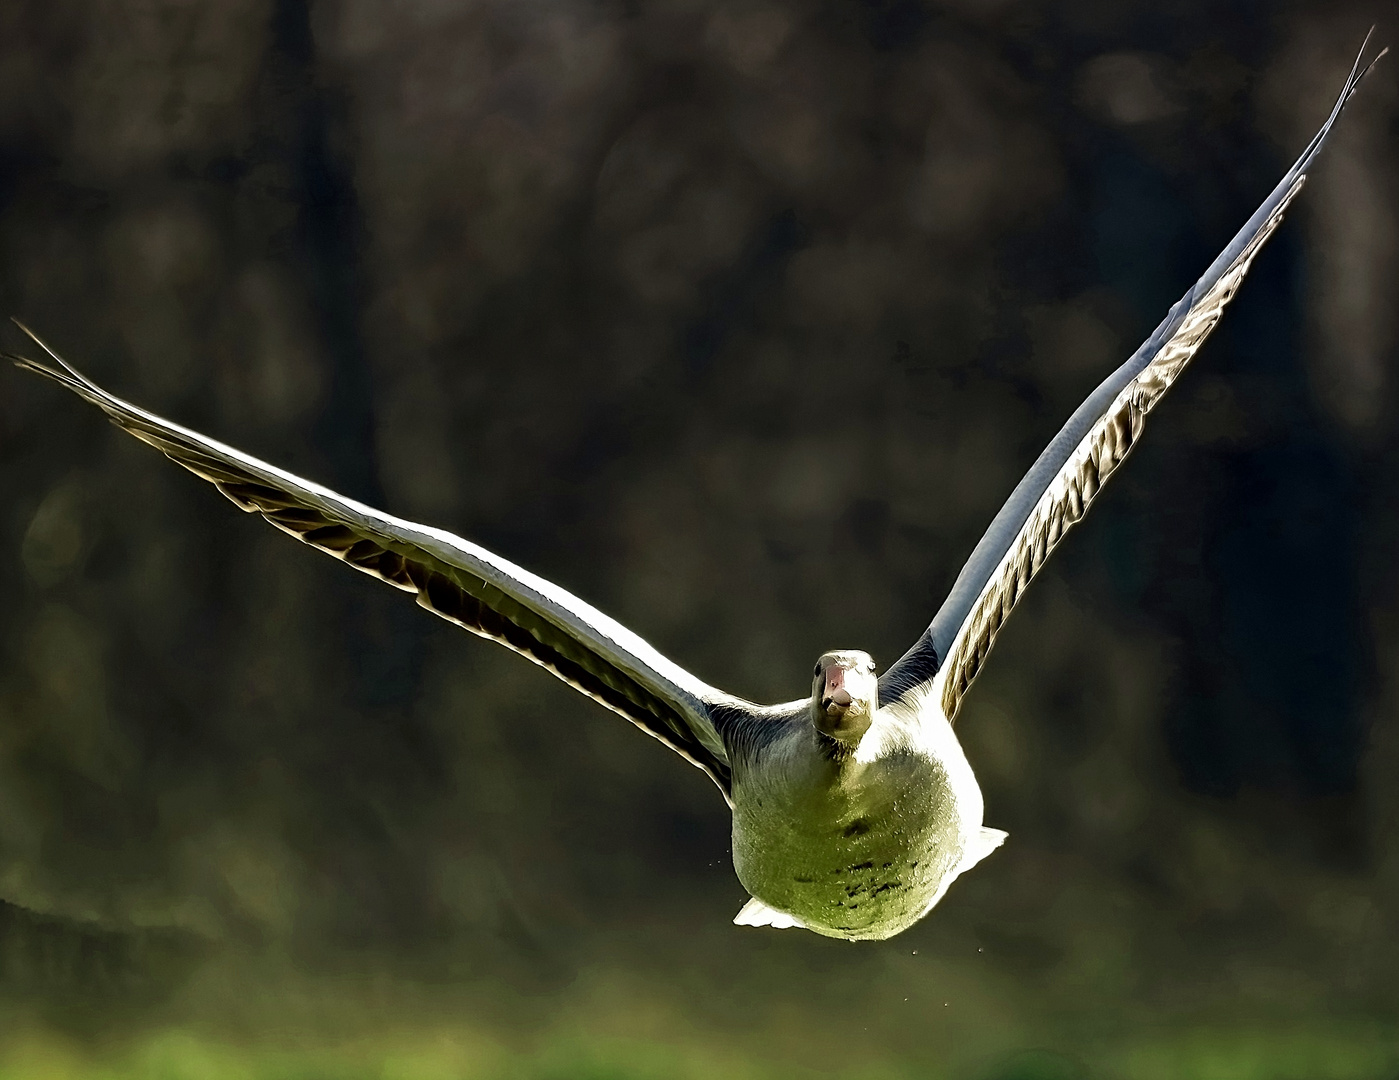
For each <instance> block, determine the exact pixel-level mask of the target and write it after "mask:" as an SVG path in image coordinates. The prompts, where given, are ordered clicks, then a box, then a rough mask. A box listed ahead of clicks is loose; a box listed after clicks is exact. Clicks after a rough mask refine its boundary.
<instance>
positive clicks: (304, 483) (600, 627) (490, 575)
mask: <svg viewBox="0 0 1399 1080" xmlns="http://www.w3.org/2000/svg"><path fill="white" fill-rule="evenodd" d="M13 321H14V322H15V324H16V325H17V326H18V327H19V328H20V329H21V330H23V331H24V333H25V334H27V335H28V336H29V337H30V338H31V339H32V340H33V341H34V342H35V344H37V345H38V346H39V347H40V348H41V349H43V350H44V352H46V353H47V354H48V355H49V356H50V357H51V358H52V359H53V360H54V361H55V362H57V363H58V364H59V365H61V367H62V369H63V371H64V372H66V373H67V374H68V376H69V377H70V378H71V379H72V380H75V382H76V383H77V385H71V384H70V389H74V390H76V391H78V392H79V393H81V394H82V396H84V397H87V398H89V399H90V400H92V401H93V402H94V404H97V405H98V406H99V407H100V408H103V409H104V411H105V410H107V408H108V407H109V406H110V407H112V408H115V409H117V410H119V411H122V412H126V413H130V414H132V415H134V416H136V417H139V418H140V419H141V420H143V421H144V422H146V423H148V424H151V425H152V426H153V427H156V428H157V429H159V428H165V429H167V430H170V431H173V432H175V433H177V434H179V435H180V436H182V437H184V438H186V439H189V440H190V441H192V442H194V443H195V444H197V445H203V446H205V447H207V448H209V449H210V450H212V451H213V452H215V453H216V454H221V455H225V456H227V457H228V458H230V459H231V460H233V461H235V462H237V463H238V464H239V465H241V466H242V467H243V468H244V469H246V470H248V471H249V472H250V473H252V474H254V475H258V474H262V475H264V476H267V477H269V478H270V479H271V480H273V481H274V482H275V483H277V484H281V485H284V486H285V487H287V488H288V489H289V490H291V491H293V492H298V493H305V494H307V495H310V496H313V497H314V498H315V499H318V500H321V501H323V502H324V503H326V504H327V505H329V506H331V507H334V508H336V509H339V510H342V511H345V512H347V513H348V515H350V516H356V517H359V518H361V519H363V520H364V521H365V522H366V523H369V524H372V525H373V526H374V527H375V528H378V529H380V530H382V531H383V532H385V533H387V534H388V535H390V536H392V537H394V538H395V539H401V540H402V541H403V542H405V543H408V544H412V545H414V546H416V547H419V548H421V549H423V550H424V551H425V552H427V553H428V554H430V555H434V556H436V557H437V558H439V559H441V560H442V561H443V562H445V563H448V564H449V565H456V566H459V567H461V568H462V569H464V570H467V571H469V572H471V573H474V574H477V575H478V576H480V577H481V578H482V580H484V581H486V582H488V583H489V584H491V585H493V586H495V587H496V588H498V589H499V590H500V591H501V592H502V593H504V594H506V595H507V596H510V597H512V598H514V599H515V600H517V601H518V602H520V603H521V604H523V605H525V606H526V607H529V608H532V609H533V610H535V611H536V612H538V613H539V614H540V615H542V616H543V617H544V618H546V619H548V621H550V622H552V623H554V625H555V626H557V627H558V628H559V629H561V630H563V631H564V632H565V633H567V634H568V635H569V636H571V637H572V638H574V640H576V641H578V642H580V643H582V644H583V645H584V646H586V647H587V648H589V649H592V650H594V651H595V652H597V653H598V654H599V655H601V656H602V657H603V658H604V659H606V660H607V661H608V662H609V663H612V664H615V665H617V667H619V668H621V669H622V670H623V671H624V672H626V673H627V674H628V675H630V676H631V677H632V678H634V679H636V680H637V681H638V682H640V683H641V684H642V685H644V686H647V687H649V688H651V689H653V690H654V691H655V692H657V693H659V694H661V695H663V696H664V697H666V698H668V699H669V700H671V702H672V703H673V704H674V705H676V707H677V708H679V709H680V710H681V711H682V712H683V713H684V715H685V716H686V717H687V718H688V719H689V720H690V723H691V727H692V730H693V731H694V733H695V736H696V737H697V738H698V739H699V740H700V742H701V743H702V744H703V745H704V746H705V748H706V749H707V750H709V752H710V753H712V754H714V755H715V757H717V758H718V759H719V760H720V761H723V762H728V760H729V756H728V752H727V750H726V748H725V747H724V744H723V740H722V739H721V738H720V737H719V734H718V732H717V731H716V730H715V728H714V724H713V722H712V721H711V719H710V717H709V713H708V710H707V709H706V708H705V706H704V703H705V702H706V701H719V700H722V701H730V700H735V699H732V698H731V696H730V695H728V694H725V693H723V692H722V691H719V690H717V689H715V688H714V687H712V686H709V685H708V684H707V683H705V682H703V681H702V680H700V679H699V678H697V677H696V676H694V675H692V674H691V673H690V672H688V671H686V670H685V669H684V668H682V667H680V665H678V664H676V663H675V662H674V661H672V660H670V659H668V658H667V657H665V656H663V655H662V654H661V653H660V652H658V651H657V650H656V649H655V647H654V646H652V645H651V644H650V643H649V642H647V641H646V640H644V639H643V638H641V637H640V636H639V635H637V634H636V633H634V632H633V631H631V630H628V629H627V628H626V627H625V626H623V625H622V624H621V623H619V622H617V621H616V620H615V619H613V618H612V617H611V616H609V615H606V614H604V613H603V612H601V611H599V610H598V609H597V608H595V607H593V606H592V605H591V604H589V603H587V602H586V601H584V600H581V599H579V598H578V597H577V596H574V595H573V594H572V593H570V592H569V591H568V590H566V589H563V588H561V587H560V586H558V585H555V584H554V583H553V582H550V581H547V580H545V579H544V578H541V577H539V576H538V575H537V574H533V573H531V572H530V571H528V570H526V569H524V568H523V567H520V566H516V565H515V564H514V563H512V562H510V561H509V560H508V559H505V558H502V557H501V556H499V555H496V554H494V553H493V552H490V551H487V550H486V549H485V548H482V547H479V546H478V545H476V544H473V543H471V542H470V541H469V540H465V539H463V538H462V537H460V536H457V535H455V534H454V533H450V532H447V531H446V530H444V529H437V528H433V527H432V526H428V525H421V524H418V523H416V522H412V521H407V520H405V519H403V518H398V517H394V516H393V515H391V514H386V513H384V512H383V511H380V510H376V509H374V508H373V507H372V506H367V505H365V504H364V503H361V502H358V501H357V500H355V499H351V498H348V497H346V496H344V495H340V494H338V493H337V492H334V491H332V490H330V489H329V488H327V487H324V486H322V485H320V484H317V483H315V482H314V481H311V480H307V479H304V478H303V477H300V476H297V475H296V474H295V473H291V472H288V471H287V470H285V469H281V468H278V467H277V466H275V465H272V464H269V463H268V462H265V461H262V460H260V459H259V458H255V457H253V456H252V455H250V454H246V453H244V452H243V451H241V450H238V449H236V448H235V447H232V446H229V445H228V444H226V443H223V442H220V441H219V440H217V439H214V438H211V437H209V436H207V435H204V434H202V433H200V432H197V431H194V430H193V429H191V428H187V427H185V426H183V425H181V424H177V423H175V422H173V421H171V420H167V419H165V418H164V417H161V416H158V415H156V414H155V413H152V412H150V411H149V410H146V409H143V408H141V407H140V406H138V405H134V404H132V403H131V402H129V401H126V400H125V399H123V398H119V397H117V396H116V395H115V394H112V393H110V392H108V391H106V390H104V389H103V388H102V387H100V386H98V385H97V384H96V383H94V382H92V381H91V380H90V379H88V378H87V377H86V376H85V375H83V374H82V373H81V372H79V371H77V370H76V369H75V368H73V367H72V365H70V364H69V363H68V362H67V361H66V360H64V359H63V357H61V356H59V355H58V353H56V352H55V351H54V350H53V349H51V348H50V347H49V346H48V345H47V344H46V343H45V342H44V341H43V339H41V338H40V337H39V336H38V335H37V334H35V333H34V331H32V330H31V329H29V327H27V326H25V325H24V324H23V323H22V322H20V321H19V320H18V319H15V320H13ZM15 359H16V360H17V361H20V362H24V361H23V358H21V357H16V358H15ZM128 430H130V429H128ZM130 433H131V434H132V435H134V436H136V437H137V438H142V433H141V432H139V431H136V430H130ZM143 441H146V442H151V445H153V446H155V447H156V449H161V447H160V446H159V444H158V443H155V442H152V441H151V440H149V439H143ZM530 659H533V657H530ZM536 662H538V661H536ZM648 733H649V734H653V735H654V737H656V738H658V739H661V736H659V735H655V734H654V733H653V732H648ZM661 741H665V740H664V739H661Z"/></svg>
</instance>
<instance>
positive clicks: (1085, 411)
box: [882, 28, 1389, 721]
mask: <svg viewBox="0 0 1399 1080" xmlns="http://www.w3.org/2000/svg"><path fill="white" fill-rule="evenodd" d="M1371 33H1373V28H1372V29H1371ZM1369 41H1370V34H1367V35H1366V37H1365V42H1364V43H1363V44H1362V45H1361V48H1360V52H1359V53H1358V54H1357V56H1356V59H1355V63H1354V64H1353V65H1352V67H1351V71H1350V74H1349V76H1348V77H1347V79H1346V82H1345V85H1344V87H1343V88H1342V90H1341V93H1340V95H1339V96H1338V97H1337V99H1336V102H1335V104H1334V105H1333V106H1332V109H1331V112H1330V114H1329V115H1328V116H1327V118H1326V121H1325V122H1324V123H1323V124H1322V126H1321V128H1320V129H1319V130H1318V132H1317V134H1316V135H1315V136H1314V137H1313V138H1312V140H1311V142H1310V143H1309V144H1308V145H1307V148H1306V149H1305V150H1304V151H1303V152H1302V154H1301V155H1300V156H1299V157H1298V159H1297V160H1296V162H1295V163H1294V164H1293V166H1292V168H1290V169H1289V170H1288V171H1287V173H1286V174H1285V175H1284V176H1283V178H1282V180H1281V181H1279V183H1278V184H1277V186H1276V187H1275V188H1274V189H1273V191H1272V192H1271V193H1270V195H1269V197H1268V198H1267V199H1265V200H1264V202H1263V204H1262V205H1261V206H1259V208H1258V209H1257V210H1256V211H1255V212H1254V214H1253V216H1252V217H1250V218H1249V220H1248V222H1247V223H1246V224H1245V225H1244V227H1243V228H1242V229H1240V230H1239V232H1238V233H1237V234H1236V235H1235V237H1234V239H1233V240H1232V241H1231V242H1230V244H1229V245H1228V246H1226V247H1225V249H1224V250H1223V251H1222V252H1220V254H1219V256H1218V257H1216V259H1215V260H1214V262H1213V263H1211V265H1210V267H1209V269H1207V270H1206V271H1205V273H1204V274H1203V275H1202V276H1201V278H1200V280H1199V281H1197V282H1196V284H1195V285H1194V286H1193V287H1192V288H1191V289H1190V291H1189V292H1187V293H1186V295H1185V296H1184V297H1182V298H1181V300H1180V301H1178V302H1177V303H1176V304H1175V305H1174V306H1173V307H1172V308H1171V310H1170V312H1169V313H1168V314H1167V315H1166V318H1165V319H1164V320H1162V322H1161V325H1160V326H1158V327H1157V328H1156V330H1155V332H1153V333H1152V335H1151V336H1150V337H1149V338H1148V339H1147V340H1146V341H1145V342H1143V343H1142V345H1141V347H1140V348H1139V349H1138V350H1137V351H1136V352H1135V353H1134V354H1133V355H1132V356H1131V357H1130V358H1129V359H1128V360H1127V361H1126V362H1125V363H1124V364H1122V365H1121V366H1120V367H1119V368H1118V369H1117V370H1116V371H1115V372H1113V373H1112V374H1111V375H1110V376H1108V378H1106V379H1105V380H1104V381H1103V382H1102V383H1101V384H1100V385H1099V386H1098V388H1097V389H1096V390H1094V392H1093V393H1092V394H1090V395H1089V397H1088V398H1087V399H1086V400H1085V401H1084V402H1083V404H1082V405H1080V406H1079V407H1078V409H1076V410H1075V411H1074V414H1073V416H1071V417H1070V418H1069V420H1068V422H1067V423H1066V424H1065V425H1064V427H1063V428H1062V429H1061V430H1060V431H1059V433H1058V434H1057V435H1056V436H1055V437H1054V438H1053V439H1052V440H1051V441H1050V443H1049V445H1048V446H1047V447H1045V449H1044V452H1043V453H1041V454H1040V456H1039V458H1038V459H1036V461H1035V464H1034V465H1033V466H1031V468H1030V470H1029V472H1027V473H1026V475H1025V476H1024V478H1023V479H1022V480H1021V481H1020V483H1019V484H1017V485H1016V488H1015V490H1014V491H1013V492H1012V493H1011V496H1010V498H1009V499H1007V500H1006V503H1005V505H1003V506H1002V507H1001V510H1000V511H999V512H998V513H997V515H996V517H995V519H994V520H993V521H992V522H991V525H990V526H989V527H988V528H987V530H986V533H985V534H984V535H983V536H982V538H981V540H980V541H979V542H978V543H977V546H976V548H975V549H974V550H973V552H972V554H971V556H970V558H968V560H967V562H966V563H965V564H964V565H963V567H962V570H961V572H960V573H959V574H958V576H957V580H956V582H955V583H954V584H953V586H952V590H951V591H950V592H949V594H948V596H947V599H946V600H945V601H944V602H943V604H942V607H941V608H939V610H938V613H937V615H936V616H935V617H934V619H933V621H932V624H931V625H930V626H929V627H928V630H927V632H926V633H925V634H924V635H923V637H922V638H920V639H919V641H918V642H917V643H915V645H914V646H913V647H912V648H911V649H910V650H909V651H908V653H906V654H905V655H904V657H903V658H902V659H900V660H899V661H898V662H897V663H896V664H895V665H893V666H891V668H890V669H889V671H888V672H887V673H886V675H888V676H890V679H889V681H890V684H891V685H892V686H894V687H896V688H897V689H896V692H897V693H898V694H899V695H900V696H902V695H903V694H907V693H909V692H912V691H915V690H918V689H920V688H922V687H927V686H928V684H927V683H926V682H924V681H922V679H921V678H920V676H919V672H920V671H925V670H927V669H928V668H929V667H930V666H931V665H929V664H928V662H927V657H926V655H925V654H926V653H927V652H928V651H929V650H930V649H931V650H932V652H933V659H934V661H935V662H936V664H937V670H936V675H935V676H934V679H933V686H932V690H933V693H934V698H935V700H937V701H939V702H940V704H941V706H942V708H943V712H944V714H945V715H946V717H947V719H948V720H949V721H950V720H953V719H954V718H955V716H956V712H957V709H958V707H959V705H960V701H961V696H962V694H963V693H964V692H965V691H966V689H967V687H968V686H969V685H970V682H971V680H972V679H973V678H974V677H975V675H976V673H977V672H978V671H979V669H980V666H981V663H982V662H983V661H984V660H985V657H986V654H987V652H988V651H989V649H990V645H991V642H992V640H993V639H994V636H995V632H996V630H997V629H998V628H999V626H1000V625H1001V623H1002V622H1004V619H1005V617H1006V616H1007V615H1008V614H1009V611H1010V608H1011V607H1012V606H1013V605H1014V603H1015V601H1016V600H1017V599H1018V597H1019V595H1020V593H1021V592H1023V589H1024V587H1025V586H1026V585H1028V583H1029V581H1030V579H1031V578H1032V577H1033V575H1034V573H1035V572H1037V571H1038V569H1039V568H1040V566H1041V565H1043V562H1044V560H1045V559H1046V558H1047V557H1048V555H1049V552H1050V551H1051V550H1052V549H1053V547H1054V545H1055V544H1057V542H1058V540H1059V539H1060V538H1061V536H1062V534H1063V532H1064V531H1065V530H1067V529H1068V528H1069V527H1070V526H1072V525H1073V524H1074V523H1075V522H1076V521H1078V520H1079V519H1080V518H1081V517H1082V515H1083V513H1084V512H1085V511H1086V509H1087V506H1088V504H1089V502H1091V500H1092V498H1093V496H1094V495H1096V493H1097V491H1098V490H1099V488H1100V487H1101V485H1102V483H1103V482H1104V481H1106V479H1107V476H1108V475H1109V474H1110V473H1111V472H1112V471H1113V470H1114V469H1115V468H1116V466H1117V465H1118V464H1120V462H1121V461H1122V460H1123V458H1124V457H1125V456H1126V454H1127V452H1128V451H1129V450H1130V449H1131V447H1132V445H1134V444H1135V442H1136V439H1137V437H1138V436H1139V435H1140V432H1141V427H1142V422H1143V419H1144V417H1145V414H1146V412H1147V411H1148V410H1149V409H1150V408H1151V407H1152V405H1154V404H1155V403H1156V402H1157V401H1158V400H1159V399H1160V397H1161V395H1162V394H1164V393H1165V391H1166V390H1167V389H1169V387H1170V385H1171V383H1172V382H1173V381H1174V379H1175V378H1176V376H1178V375H1179V374H1180V372H1181V370H1183V368H1184V367H1185V364H1186V363H1187V362H1188V361H1189V359H1190V357H1191V356H1193V355H1194V353H1195V351H1196V350H1197V349H1198V348H1199V346H1200V345H1201V344H1202V343H1203V341H1204V339H1205V337H1206V336H1208V334H1209V332H1210V330H1212V329H1213V327H1214V325H1215V323H1216V322H1218V320H1219V317H1220V315H1221V313H1222V310H1223V307H1224V305H1225V304H1227V303H1228V302H1229V300H1230V299H1232V298H1233V295H1234V292H1235V291H1236V290H1237V289H1238V286H1239V284H1240V283H1241V282H1242V280H1243V277H1244V275H1245V274H1246V273H1247V272H1248V268H1249V265H1250V264H1251V262H1252V259H1253V257H1254V256H1255V255H1256V254H1257V252H1258V250H1259V248H1260V247H1261V246H1262V244H1263V243H1264V241H1266V240H1267V238H1268V237H1269V236H1270V235H1271V234H1272V232H1273V230H1274V229H1276V227H1277V225H1278V223H1279V222H1280V221H1281V219H1282V214H1283V212H1284V211H1285V210H1286V208H1287V206H1288V204H1289V203H1290V202H1291V201H1292V199H1293V198H1295V197H1296V195H1297V193H1298V191H1299V190H1300V189H1301V187H1302V184H1303V183H1304V182H1305V180H1306V170H1307V169H1308V168H1309V167H1310V166H1311V164H1312V162H1313V161H1314V160H1315V158H1316V155H1317V154H1318V153H1319V152H1320V150H1321V148H1322V146H1323V145H1324V143H1325V141H1326V138H1327V136H1328V135H1329V134H1330V132H1331V130H1332V127H1333V126H1334V124H1335V122H1336V120H1337V118H1338V117H1339V116H1340V114H1341V111H1342V109H1343V108H1344V107H1345V104H1346V102H1347V101H1349V99H1350V97H1351V95H1352V94H1354V93H1355V90H1356V87H1357V86H1358V85H1359V83H1360V80H1361V79H1363V78H1364V77H1365V75H1366V74H1368V72H1369V71H1370V69H1371V68H1372V67H1373V66H1374V65H1375V64H1376V63H1377V62H1378V61H1379V60H1380V58H1381V57H1383V56H1384V55H1385V54H1386V53H1387V52H1388V51H1389V50H1388V49H1387V48H1386V49H1384V50H1381V52H1380V53H1379V54H1378V55H1377V56H1376V57H1375V58H1374V59H1373V60H1371V61H1370V62H1369V64H1367V65H1365V67H1364V68H1361V66H1360V64H1361V59H1362V58H1363V56H1364V53H1365V50H1366V48H1367V47H1368V45H1369ZM969 643H974V645H975V647H974V648H972V649H970V650H969V648H968V646H969ZM969 652H970V655H967V654H968V653H969ZM882 681H883V680H882Z"/></svg>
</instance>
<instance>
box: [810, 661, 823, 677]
mask: <svg viewBox="0 0 1399 1080" xmlns="http://www.w3.org/2000/svg"><path fill="white" fill-rule="evenodd" d="M820 674H821V665H820V664H817V665H816V666H815V667H814V668H812V669H811V677H812V678H813V679H814V678H816V676H818V675H820Z"/></svg>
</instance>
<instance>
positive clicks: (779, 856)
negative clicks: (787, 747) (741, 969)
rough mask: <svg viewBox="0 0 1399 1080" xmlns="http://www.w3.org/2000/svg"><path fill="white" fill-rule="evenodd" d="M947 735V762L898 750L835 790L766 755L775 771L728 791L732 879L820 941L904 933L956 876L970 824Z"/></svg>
mask: <svg viewBox="0 0 1399 1080" xmlns="http://www.w3.org/2000/svg"><path fill="white" fill-rule="evenodd" d="M946 734H947V736H948V738H949V739H950V741H951V747H953V748H955V749H954V750H952V752H951V753H950V754H949V752H948V747H946V746H943V745H940V746H938V747H937V749H938V750H939V751H941V752H940V753H938V754H937V755H936V756H934V755H932V754H929V753H927V752H926V751H923V750H920V751H919V752H915V751H913V750H909V749H902V750H897V751H895V752H892V753H888V754H885V755H882V756H879V757H877V758H876V759H875V760H873V761H870V762H868V763H864V764H860V765H858V766H855V767H853V768H851V769H850V770H848V771H847V772H846V773H843V774H842V775H841V777H840V778H839V782H836V783H831V782H829V780H830V775H831V774H830V772H829V770H828V768H827V771H825V772H822V771H821V770H820V769H816V770H813V768H812V767H811V763H810V762H804V761H802V760H801V758H800V756H799V755H795V754H793V753H791V752H786V753H784V750H783V748H781V747H778V748H775V752H777V753H779V754H783V755H784V761H785V762H786V767H782V768H767V769H763V770H761V774H762V779H761V781H760V782H756V783H752V784H736V785H735V789H734V826H733V846H734V869H735V870H736V871H737V873H738V878H739V880H740V881H741V882H742V883H743V885H744V886H745V887H746V888H747V889H748V891H749V892H750V893H752V894H753V896H755V897H756V898H757V899H758V900H760V901H761V902H762V903H764V904H766V905H767V906H769V907H771V908H774V909H776V910H777V911H779V912H785V913H787V914H789V915H791V916H793V917H794V918H795V919H796V920H797V921H799V922H800V923H802V924H803V925H804V926H806V927H808V928H809V929H811V930H814V931H816V932H817V933H818V934H825V935H827V936H828V937H840V938H850V939H871V938H874V939H877V938H886V937H890V936H892V935H894V934H897V933H899V932H900V931H902V930H906V929H907V928H908V927H909V926H911V925H912V924H913V923H914V922H916V921H917V920H918V919H920V918H922V917H923V915H925V914H926V913H927V911H928V909H929V908H930V907H932V905H933V904H934V903H936V902H937V900H938V899H939V898H940V897H941V895H942V892H943V891H944V890H945V889H946V886H947V884H948V883H950V881H951V880H952V878H954V877H956V875H957V873H958V872H960V870H961V869H962V868H963V861H964V856H965V855H966V853H967V850H968V846H969V840H970V838H971V837H973V836H975V835H976V834H977V832H978V830H979V828H980V825H981V813H982V801H981V791H980V788H979V787H978V786H977V784H976V779H975V777H974V776H973V775H972V772H971V767H970V766H969V765H968V764H967V762H966V758H965V757H964V756H963V754H962V752H961V747H960V746H958V745H957V743H956V739H955V736H953V735H952V732H951V729H950V728H949V729H948V730H947V733H946ZM939 742H940V743H941V742H942V740H939ZM949 758H950V760H949ZM822 781H826V782H822Z"/></svg>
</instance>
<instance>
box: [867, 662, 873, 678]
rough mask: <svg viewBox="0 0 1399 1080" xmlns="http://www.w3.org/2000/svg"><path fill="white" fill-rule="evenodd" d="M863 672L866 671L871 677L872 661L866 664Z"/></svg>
mask: <svg viewBox="0 0 1399 1080" xmlns="http://www.w3.org/2000/svg"><path fill="white" fill-rule="evenodd" d="M865 670H866V671H868V672H869V673H870V674H871V675H873V674H874V661H873V660H871V661H870V662H869V663H868V664H866V665H865Z"/></svg>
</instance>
